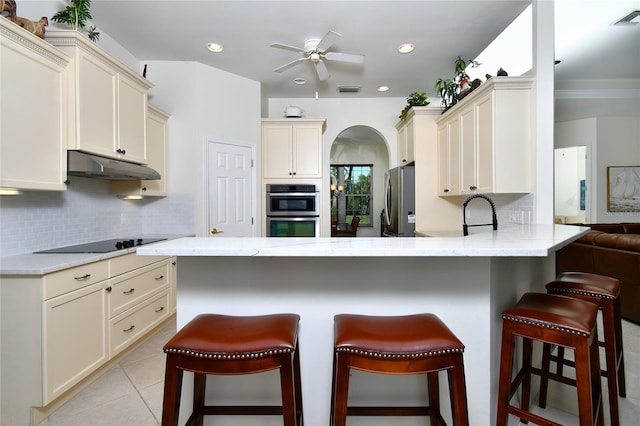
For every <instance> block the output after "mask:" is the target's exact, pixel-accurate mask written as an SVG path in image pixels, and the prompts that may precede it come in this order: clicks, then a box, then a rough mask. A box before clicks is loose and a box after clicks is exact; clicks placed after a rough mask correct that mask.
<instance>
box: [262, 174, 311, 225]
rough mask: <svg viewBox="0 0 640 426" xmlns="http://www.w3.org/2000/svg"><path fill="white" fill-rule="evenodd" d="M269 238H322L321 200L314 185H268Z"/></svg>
mask: <svg viewBox="0 0 640 426" xmlns="http://www.w3.org/2000/svg"><path fill="white" fill-rule="evenodd" d="M266 189H267V203H266V205H267V236H268V237H319V236H320V197H319V192H318V188H317V187H316V186H315V185H312V184H267V188H266Z"/></svg>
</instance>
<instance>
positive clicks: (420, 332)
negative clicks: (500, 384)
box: [331, 314, 469, 426]
mask: <svg viewBox="0 0 640 426" xmlns="http://www.w3.org/2000/svg"><path fill="white" fill-rule="evenodd" d="M334 333H335V335H334V338H335V347H334V361H333V385H332V387H333V389H332V397H331V424H332V425H333V426H344V425H345V424H346V420H347V416H430V419H431V424H445V422H444V419H443V418H442V415H441V414H440V397H439V383H438V371H440V370H447V372H448V376H449V385H450V389H451V392H450V393H451V408H452V412H453V413H454V414H453V417H454V423H455V424H456V425H457V426H465V425H468V424H469V415H468V409H467V393H466V386H465V377H464V363H463V358H462V354H463V351H464V345H463V344H462V343H461V342H460V340H458V338H457V337H456V336H455V335H454V334H453V333H452V332H451V330H449V328H448V327H447V326H446V325H445V324H444V323H443V322H442V321H441V320H440V319H439V318H438V317H437V316H435V315H433V314H415V315H405V316H367V315H351V314H341V315H336V316H335V317H334ZM351 368H353V369H356V370H361V371H366V372H371V373H381V374H423V373H426V374H427V381H428V388H429V405H424V406H418V407H396V406H393V407H389V406H387V407H370V406H366V407H352V406H348V394H349V370H350V369H351Z"/></svg>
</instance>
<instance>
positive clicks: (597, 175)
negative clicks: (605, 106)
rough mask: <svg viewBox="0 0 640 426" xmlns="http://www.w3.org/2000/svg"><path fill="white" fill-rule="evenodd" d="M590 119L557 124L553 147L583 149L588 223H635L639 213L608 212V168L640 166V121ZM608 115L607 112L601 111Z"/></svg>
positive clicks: (629, 118) (631, 119) (639, 217)
mask: <svg viewBox="0 0 640 426" xmlns="http://www.w3.org/2000/svg"><path fill="white" fill-rule="evenodd" d="M629 113H630V114H631V115H630V116H624V117H592V118H588V119H582V120H573V121H567V122H561V123H556V125H555V129H556V134H555V141H554V143H555V147H556V148H565V147H571V146H585V147H586V153H587V162H586V165H587V170H586V179H587V203H588V205H587V220H588V221H589V222H591V223H598V222H601V223H616V222H638V221H640V213H610V212H607V175H606V173H607V167H608V166H638V165H640V140H639V138H638V135H639V134H640V120H639V119H638V117H637V116H633V114H634V111H629ZM602 114H607V111H606V110H604V111H602Z"/></svg>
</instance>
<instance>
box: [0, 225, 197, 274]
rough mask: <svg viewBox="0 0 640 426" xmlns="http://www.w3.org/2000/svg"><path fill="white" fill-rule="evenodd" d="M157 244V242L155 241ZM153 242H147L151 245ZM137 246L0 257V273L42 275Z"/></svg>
mask: <svg viewBox="0 0 640 426" xmlns="http://www.w3.org/2000/svg"><path fill="white" fill-rule="evenodd" d="M187 236H188V235H187V234H178V235H176V234H171V235H145V237H146V238H167V239H168V240H169V241H172V240H175V239H176V238H183V237H187ZM155 244H158V243H155ZM151 245H153V244H149V245H148V246H151ZM137 249H138V248H137V247H132V248H128V249H121V250H117V251H112V252H109V253H26V254H18V255H15V256H7V257H0V275H44V274H50V273H52V272H56V271H60V270H63V269H68V268H73V267H74V266H80V265H85V264H87V263H93V262H98V261H100V260H105V259H111V258H114V257H118V256H124V255H125V254H129V253H135V252H136V250H137Z"/></svg>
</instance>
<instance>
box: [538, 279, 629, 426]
mask: <svg viewBox="0 0 640 426" xmlns="http://www.w3.org/2000/svg"><path fill="white" fill-rule="evenodd" d="M546 287H547V293H550V294H561V295H565V296H569V297H575V298H577V299H582V300H586V301H588V302H592V303H595V304H597V305H598V307H599V308H600V311H601V312H602V325H603V330H602V333H601V335H602V337H603V341H600V342H599V345H600V346H602V347H604V352H605V361H606V366H607V369H606V370H602V371H601V374H602V376H603V377H606V378H607V385H608V390H609V414H610V416H611V424H612V425H618V424H620V413H619V408H618V405H619V404H618V395H620V396H622V397H625V396H626V382H625V372H624V353H623V349H622V316H621V313H620V281H619V280H617V279H616V278H611V277H605V276H602V275H596V274H590V273H586V272H563V273H561V274H560V275H558V277H557V279H556V281H552V282H550V283H549V284H547V286H546ZM550 361H555V362H556V374H558V375H563V371H562V367H563V366H564V365H568V366H571V367H573V366H574V363H573V361H571V360H568V359H565V357H564V348H563V347H561V346H560V347H558V353H557V355H556V356H553V355H551V345H549V344H545V345H544V351H543V358H542V369H543V370H545V371H549V368H550ZM547 386H548V380H546V379H542V380H541V382H540V397H539V401H538V402H539V405H540V407H543V408H544V407H545V406H546V402H547Z"/></svg>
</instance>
